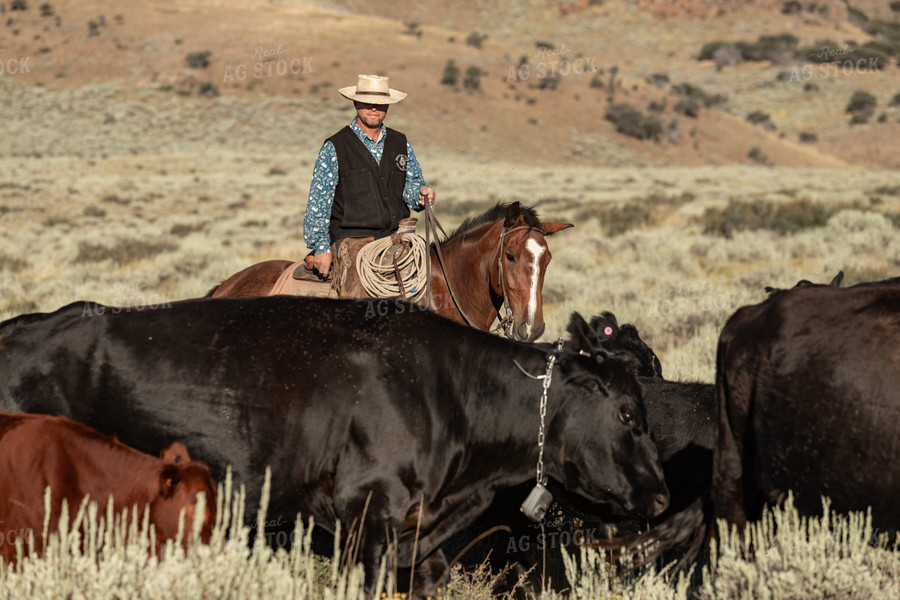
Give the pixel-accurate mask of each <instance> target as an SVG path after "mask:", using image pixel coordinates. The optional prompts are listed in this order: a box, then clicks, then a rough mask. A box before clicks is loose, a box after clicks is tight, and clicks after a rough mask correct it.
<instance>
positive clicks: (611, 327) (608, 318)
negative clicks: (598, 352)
mask: <svg viewBox="0 0 900 600" xmlns="http://www.w3.org/2000/svg"><path fill="white" fill-rule="evenodd" d="M591 329H592V330H593V332H594V335H596V336H597V339H599V340H607V339H609V338H611V337H612V336H613V335H615V334H616V332H617V331H619V321H618V320H617V319H616V315H614V314H612V313H611V312H609V311H603V312H602V313H600V314H599V315H597V316H595V317H591Z"/></svg>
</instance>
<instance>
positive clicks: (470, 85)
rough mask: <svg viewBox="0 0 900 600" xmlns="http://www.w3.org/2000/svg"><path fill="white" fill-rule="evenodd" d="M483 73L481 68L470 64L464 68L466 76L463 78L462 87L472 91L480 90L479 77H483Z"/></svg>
mask: <svg viewBox="0 0 900 600" xmlns="http://www.w3.org/2000/svg"><path fill="white" fill-rule="evenodd" d="M484 75H485V73H484V71H482V70H481V67H479V66H477V65H470V66H469V68H468V69H466V78H465V79H463V87H464V88H466V89H467V90H471V91H473V92H475V91H478V90H480V89H481V78H482V77H484Z"/></svg>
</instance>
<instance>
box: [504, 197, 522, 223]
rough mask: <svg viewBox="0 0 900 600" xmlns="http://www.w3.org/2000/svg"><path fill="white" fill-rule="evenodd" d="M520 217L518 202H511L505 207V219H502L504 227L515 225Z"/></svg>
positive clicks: (520, 211) (520, 210)
mask: <svg viewBox="0 0 900 600" xmlns="http://www.w3.org/2000/svg"><path fill="white" fill-rule="evenodd" d="M521 218H522V209H521V207H520V206H519V202H518V201H516V202H513V203H512V204H510V205H509V206H507V207H506V220H505V221H503V226H504V227H507V228H508V227H515V226H516V225H517V224H518V222H519V219H521Z"/></svg>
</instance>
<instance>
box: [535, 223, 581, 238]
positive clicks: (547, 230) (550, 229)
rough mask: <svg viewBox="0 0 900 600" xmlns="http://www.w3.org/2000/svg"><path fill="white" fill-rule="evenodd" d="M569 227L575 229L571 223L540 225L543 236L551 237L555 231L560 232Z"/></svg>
mask: <svg viewBox="0 0 900 600" xmlns="http://www.w3.org/2000/svg"><path fill="white" fill-rule="evenodd" d="M569 227H575V226H574V225H573V224H571V223H541V230H542V231H543V232H544V236H545V237H546V236H548V235H553V234H554V233H556V232H557V231H562V230H563V229H568V228H569Z"/></svg>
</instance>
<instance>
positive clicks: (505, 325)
mask: <svg viewBox="0 0 900 600" xmlns="http://www.w3.org/2000/svg"><path fill="white" fill-rule="evenodd" d="M520 229H531V227H529V226H528V225H517V226H516V227H513V228H512V229H506V227H505V226H504V228H503V231H501V232H500V238H499V240H498V242H497V279H499V280H500V297H501V298H502V300H503V304H501V305H500V310H498V311H497V319H498V320H499V323H497V326H496V327H494V328H493V329H492V330H491V331H492V332H493V331H498V330H502V331H503V334H504V335H505V336H506V337H508V338H510V339H512V337H513V332H514V330H513V328H514V327H515V324H516V323H515V321H516V320H515V317H514V315H513V312H512V309H511V308H510V307H509V299H508V298H509V296H508V295H507V293H506V281H505V280H504V279H503V252H504V249H505V247H506V246H505V244H504V242H505V241H506V236H507V235H508V234H510V233H512V232H514V231H519V230H520ZM501 311H506V316H503V313H502V312H501Z"/></svg>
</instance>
